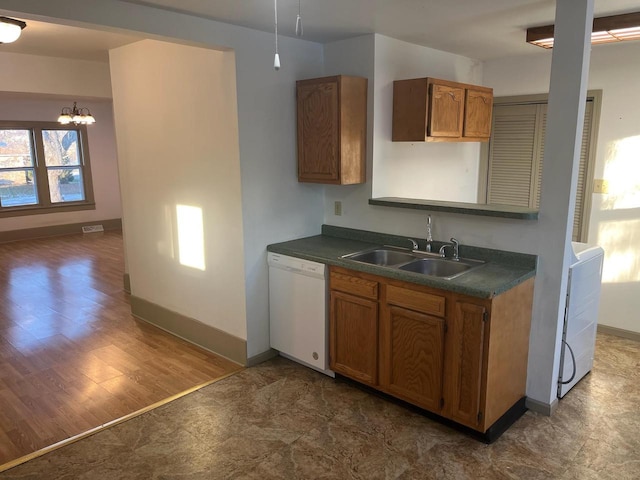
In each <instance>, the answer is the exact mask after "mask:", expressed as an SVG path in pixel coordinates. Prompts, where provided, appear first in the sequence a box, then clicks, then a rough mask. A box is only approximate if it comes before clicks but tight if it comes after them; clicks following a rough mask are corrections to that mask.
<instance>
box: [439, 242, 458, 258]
mask: <svg viewBox="0 0 640 480" xmlns="http://www.w3.org/2000/svg"><path fill="white" fill-rule="evenodd" d="M447 247H451V248H452V250H453V255H452V257H451V259H452V260H460V255H459V253H460V243H459V242H458V240H456V239H455V238H453V237H451V243H445V244H444V245H442V246H441V247H440V252H439V253H440V256H441V257H442V258H444V257H446V252H445V249H446V248H447Z"/></svg>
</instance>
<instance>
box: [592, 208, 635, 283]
mask: <svg viewBox="0 0 640 480" xmlns="http://www.w3.org/2000/svg"><path fill="white" fill-rule="evenodd" d="M597 243H598V245H600V246H601V247H602V248H604V252H605V262H604V267H603V270H602V282H603V283H624V282H640V253H638V245H640V219H638V220H612V221H609V222H603V223H601V224H600V226H599V228H598V242H597Z"/></svg>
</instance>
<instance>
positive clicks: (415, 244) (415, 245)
mask: <svg viewBox="0 0 640 480" xmlns="http://www.w3.org/2000/svg"><path fill="white" fill-rule="evenodd" d="M407 240H409V241H410V242H411V246H412V247H413V250H418V242H416V241H415V240H414V239H413V238H407Z"/></svg>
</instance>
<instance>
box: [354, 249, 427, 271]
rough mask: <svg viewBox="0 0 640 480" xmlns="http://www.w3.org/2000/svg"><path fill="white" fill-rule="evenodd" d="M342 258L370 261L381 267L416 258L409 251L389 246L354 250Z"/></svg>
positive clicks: (399, 263)
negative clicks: (393, 248) (361, 250)
mask: <svg viewBox="0 0 640 480" xmlns="http://www.w3.org/2000/svg"><path fill="white" fill-rule="evenodd" d="M342 258H348V259H349V260H355V261H356V262H363V263H370V264H372V265H380V266H383V267H386V266H389V265H401V264H403V263H407V262H411V261H412V260H415V259H416V257H415V255H413V254H411V253H409V252H403V251H399V250H392V249H390V248H376V249H374V250H367V251H365V252H356V253H352V254H350V255H345V256H344V257H342Z"/></svg>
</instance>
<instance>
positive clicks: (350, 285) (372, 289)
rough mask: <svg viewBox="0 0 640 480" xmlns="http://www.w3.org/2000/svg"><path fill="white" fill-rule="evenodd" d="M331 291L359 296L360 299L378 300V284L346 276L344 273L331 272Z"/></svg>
mask: <svg viewBox="0 0 640 480" xmlns="http://www.w3.org/2000/svg"><path fill="white" fill-rule="evenodd" d="M330 286H331V290H339V291H341V292H346V293H350V294H352V295H358V296H360V297H366V298H371V299H374V300H377V299H378V282H374V281H373V280H366V279H364V278H360V277H355V276H353V275H346V274H344V273H338V272H331V283H330Z"/></svg>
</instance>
